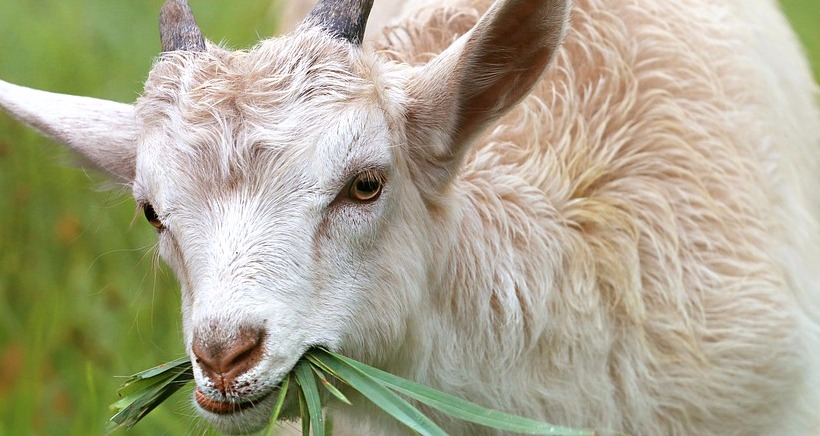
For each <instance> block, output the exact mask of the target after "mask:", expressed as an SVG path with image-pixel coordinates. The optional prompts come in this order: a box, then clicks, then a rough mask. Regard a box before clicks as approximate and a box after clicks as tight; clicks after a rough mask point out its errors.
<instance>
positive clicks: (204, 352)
mask: <svg viewBox="0 0 820 436" xmlns="http://www.w3.org/2000/svg"><path fill="white" fill-rule="evenodd" d="M264 338H265V333H264V331H262V330H256V329H241V330H239V332H238V334H236V335H235V336H233V337H231V339H230V340H202V339H201V338H198V337H194V342H193V344H192V347H191V351H192V352H193V355H194V358H195V360H196V362H197V363H198V364H199V366H200V368H201V369H202V372H203V373H204V374H205V375H206V376H207V377H208V378H209V379H211V381H213V382H214V383H215V384H216V388H217V389H218V390H220V391H222V392H224V391H225V390H226V389H227V388H229V387H230V386H231V385H232V384H233V382H234V380H235V379H236V378H237V377H239V376H241V375H242V374H245V373H246V372H248V371H249V370H251V369H252V368H253V367H254V366H256V364H257V363H259V361H260V360H261V358H262V354H263V346H262V345H263V344H264Z"/></svg>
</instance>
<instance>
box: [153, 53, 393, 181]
mask: <svg viewBox="0 0 820 436" xmlns="http://www.w3.org/2000/svg"><path fill="white" fill-rule="evenodd" d="M303 45H304V44H303ZM283 47H284V48H283ZM315 47H318V48H315ZM315 47H314V48H309V47H308V48H302V45H299V44H293V43H288V44H286V43H283V42H281V41H277V40H272V41H267V42H264V43H262V44H260V45H259V46H257V47H256V48H254V49H253V50H251V51H249V52H214V53H206V54H201V55H200V54H198V55H196V56H190V55H184V54H183V55H179V56H176V57H171V58H170V59H166V60H162V61H161V62H159V63H158V64H157V66H156V67H155V68H154V70H153V71H152V73H151V77H150V78H149V80H148V82H147V83H146V90H145V93H144V95H143V97H142V98H141V99H140V101H139V102H138V111H139V112H140V115H141V116H142V118H143V120H144V122H145V125H146V132H145V134H144V135H143V139H144V140H143V143H142V144H141V146H140V153H139V157H140V159H139V160H140V161H141V162H143V163H144V165H138V173H140V167H146V166H147V167H157V166H160V167H161V166H168V167H169V168H167V169H168V171H166V172H168V173H173V174H174V177H175V178H177V180H185V179H188V180H191V181H195V182H196V183H197V184H201V180H200V179H203V178H206V179H207V180H208V181H210V182H213V183H214V184H216V185H220V186H224V185H231V184H235V183H236V182H237V181H239V180H242V179H247V178H249V177H253V176H260V175H265V177H270V175H271V174H272V173H276V174H284V173H287V172H293V171H301V172H304V171H306V170H308V168H311V169H314V170H315V171H313V173H314V175H315V176H316V177H318V178H319V179H322V178H332V177H333V174H335V173H338V172H339V171H342V170H344V167H345V166H346V165H347V164H346V162H348V161H349V160H350V159H349V158H350V156H351V155H357V154H358V155H364V157H365V158H367V156H366V155H368V154H371V155H372V154H379V153H374V152H373V151H372V150H371V151H369V152H368V151H367V150H364V151H363V150H362V147H358V146H359V145H362V144H377V145H378V144H382V143H386V142H387V141H386V140H385V138H383V137H379V130H380V126H384V125H385V123H386V122H385V119H384V117H383V116H382V114H381V112H382V111H381V109H380V106H381V101H380V98H379V90H378V89H377V88H376V85H375V83H374V81H373V80H372V74H371V72H370V71H369V70H368V68H366V67H363V66H362V65H361V63H360V62H359V63H357V62H358V61H357V60H356V54H351V53H345V52H344V50H339V49H338V47H336V49H334V50H328V48H327V47H326V46H323V45H318V46H315ZM349 50H350V49H348V51H349ZM377 137H378V138H377ZM377 159H379V160H381V161H384V160H385V157H384V153H381V154H380V157H378V158H377ZM371 160H372V159H371ZM316 162H321V163H322V165H320V166H317V165H315V163H316ZM153 169H154V171H156V169H155V168H153ZM180 177H181V179H180ZM138 178H139V174H138ZM197 189H201V186H199V187H197Z"/></svg>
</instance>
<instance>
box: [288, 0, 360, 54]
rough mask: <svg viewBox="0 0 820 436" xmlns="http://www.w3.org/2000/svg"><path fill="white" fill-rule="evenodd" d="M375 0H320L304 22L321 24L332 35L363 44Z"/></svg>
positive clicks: (356, 43) (352, 42)
mask: <svg viewBox="0 0 820 436" xmlns="http://www.w3.org/2000/svg"><path fill="white" fill-rule="evenodd" d="M372 7H373V0H319V3H317V4H316V6H314V7H313V9H312V10H311V11H310V14H308V16H307V18H305V21H304V23H308V24H310V25H313V26H319V27H321V28H323V29H325V30H326V31H327V32H329V33H330V34H331V35H333V36H335V37H337V38H341V39H344V40H346V41H348V42H350V43H351V44H355V45H361V44H362V39H363V38H364V29H365V27H366V26H367V17H368V16H370V9H371V8H372Z"/></svg>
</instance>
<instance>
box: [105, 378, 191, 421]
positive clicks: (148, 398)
mask: <svg viewBox="0 0 820 436" xmlns="http://www.w3.org/2000/svg"><path fill="white" fill-rule="evenodd" d="M177 370H178V371H179V372H177V373H173V372H171V373H158V374H156V375H152V376H151V377H150V379H142V381H152V382H153V383H152V384H151V385H146V386H143V385H140V388H139V389H140V390H139V391H134V392H133V393H132V394H131V395H128V396H126V397H125V398H123V399H121V400H120V401H117V402H116V403H114V404H113V405H112V408H114V409H115V410H117V413H116V414H115V415H114V416H112V417H111V419H110V420H109V421H110V423H111V424H112V426H113V428H117V427H124V428H131V427H133V426H134V425H135V424H136V423H137V422H139V421H140V420H141V419H142V418H143V417H145V415H147V414H148V413H149V412H151V411H152V410H154V408H156V407H157V406H159V405H160V404H161V403H162V402H163V401H165V400H166V399H167V398H168V397H170V396H171V395H173V394H174V392H176V391H178V390H179V389H180V388H181V387H183V386H185V385H186V384H188V382H189V381H191V380H192V379H193V369H192V368H191V367H190V366H189V367H187V368H178V369H177ZM129 387H131V388H134V384H131V385H129Z"/></svg>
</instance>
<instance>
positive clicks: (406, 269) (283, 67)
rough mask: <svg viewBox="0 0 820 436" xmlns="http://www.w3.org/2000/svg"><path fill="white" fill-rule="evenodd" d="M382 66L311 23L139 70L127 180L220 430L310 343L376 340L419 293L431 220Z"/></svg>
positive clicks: (397, 333) (250, 419) (265, 406)
mask: <svg viewBox="0 0 820 436" xmlns="http://www.w3.org/2000/svg"><path fill="white" fill-rule="evenodd" d="M317 38H319V39H323V41H322V44H318V43H317V41H315V39H317ZM334 45H335V46H334ZM260 58H266V59H265V62H260V61H259V59H260ZM257 69H259V70H257ZM391 74H392V73H391V72H390V71H381V70H380V68H379V67H378V66H377V65H375V64H372V63H368V61H367V59H366V58H363V57H362V56H361V54H360V53H358V50H355V49H351V48H350V47H348V46H347V45H346V44H344V43H341V42H339V43H336V42H335V41H333V40H330V39H328V38H327V37H325V36H323V35H320V34H311V33H310V32H306V33H303V34H300V35H296V36H293V37H290V38H282V39H278V40H271V41H268V42H266V43H264V44H262V45H260V46H259V47H257V48H256V49H255V50H253V51H251V52H247V53H241V52H240V53H227V52H219V51H218V50H213V51H212V52H210V53H202V54H197V55H195V56H188V55H185V54H183V55H180V56H169V57H167V58H166V59H164V60H162V61H161V62H160V64H158V65H157V66H156V67H155V69H154V70H153V71H152V74H151V77H150V78H149V80H148V82H147V84H146V89H145V94H144V95H143V97H142V98H141V99H140V101H139V102H138V103H137V107H136V109H137V113H138V115H139V118H140V119H142V120H143V132H142V136H141V140H140V143H139V147H138V151H137V164H136V176H135V182H134V196H135V198H136V199H137V202H138V203H139V204H141V205H143V208H145V209H146V214H147V215H148V217H149V219H151V220H152V222H153V224H154V225H155V226H157V227H158V229H159V230H158V234H159V247H160V253H161V255H162V257H163V258H164V259H165V260H166V261H167V263H168V264H169V265H170V266H171V267H172V268H173V270H174V271H175V272H176V275H177V277H178V279H179V281H180V283H181V286H182V296H183V297H182V298H183V317H184V331H185V340H186V344H188V347H189V350H188V351H189V352H190V353H191V356H192V357H193V358H194V360H195V361H196V363H197V364H196V365H195V375H196V380H197V386H198V392H197V393H196V396H197V400H198V404H199V405H200V407H201V408H202V410H203V411H204V413H205V415H206V416H207V417H209V418H210V420H211V421H212V422H213V423H214V424H216V425H217V427H218V428H220V429H222V430H225V431H235V430H239V429H249V428H255V427H256V426H257V425H261V424H264V423H266V422H267V417H268V416H269V407H270V403H271V401H270V400H269V399H267V397H268V394H270V393H271V391H272V390H273V389H274V387H275V386H276V385H277V384H278V383H279V381H280V380H281V379H282V377H283V376H285V375H286V374H287V373H288V372H289V371H290V369H291V368H292V367H293V365H294V364H295V363H296V362H297V360H298V359H299V358H300V356H302V354H303V353H304V352H305V351H306V350H307V349H308V348H310V347H312V346H324V347H328V348H331V349H340V348H344V349H346V350H347V351H348V352H349V353H351V354H354V355H359V356H362V355H364V356H368V357H369V358H370V359H373V358H377V355H378V354H384V353H386V352H389V350H390V348H391V344H397V343H399V340H398V339H399V338H400V337H401V336H402V335H403V331H404V324H405V319H406V318H407V317H408V316H409V315H410V314H408V313H405V312H402V311H400V310H399V308H406V307H416V306H418V305H419V301H418V300H419V298H420V297H421V295H420V293H419V289H421V283H418V282H417V278H419V277H425V276H426V274H425V273H424V271H422V269H423V263H424V262H421V261H420V260H421V259H423V258H425V257H426V256H424V255H422V254H421V253H419V252H420V251H423V248H422V247H420V246H419V245H418V244H419V242H418V241H419V240H425V238H423V237H422V238H420V236H422V235H419V234H418V231H419V230H418V229H424V228H426V227H425V225H424V223H422V222H414V221H419V220H421V219H422V218H421V217H420V216H419V214H418V212H417V211H420V210H423V206H422V204H421V200H420V196H419V195H418V193H417V192H413V189H412V186H413V183H412V182H410V180H409V174H408V171H407V168H405V167H402V166H401V164H400V162H402V161H403V159H402V158H401V156H399V154H400V153H401V150H402V147H400V145H401V144H402V143H403V142H404V140H403V139H402V134H401V130H400V129H396V128H394V126H396V125H397V124H398V121H397V119H396V117H395V113H396V108H395V103H394V102H395V101H397V100H400V99H401V91H400V88H398V87H394V86H393V85H391V80H393V79H392V78H391V77H390V76H391ZM181 77H184V78H188V80H187V81H185V82H182V81H180V78H181ZM377 83H378V84H379V85H378V86H377V85H376V84H377ZM409 229H415V230H414V231H413V234H412V235H411V234H410V230H409ZM422 231H423V230H422ZM411 236H412V237H411ZM412 259H418V260H416V261H414V260H412ZM365 338H366V340H365ZM374 339H376V341H374ZM351 344H357V345H358V346H356V347H353V348H352V349H351V348H350V347H351ZM392 346H394V345H392ZM377 350H378V351H377ZM248 403H253V404H254V405H255V407H253V408H250V407H246V404H248ZM237 411H238V412H239V413H228V412H237ZM228 415H235V417H234V418H230V419H225V418H226V417H227V416H228ZM239 423H241V426H240V424H239ZM235 424H236V425H235Z"/></svg>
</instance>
